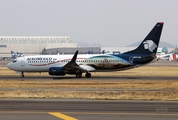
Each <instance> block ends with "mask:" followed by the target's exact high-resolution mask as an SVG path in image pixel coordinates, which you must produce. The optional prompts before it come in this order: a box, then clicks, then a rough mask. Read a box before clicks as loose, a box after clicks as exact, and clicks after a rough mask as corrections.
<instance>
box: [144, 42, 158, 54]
mask: <svg viewBox="0 0 178 120" xmlns="http://www.w3.org/2000/svg"><path fill="white" fill-rule="evenodd" d="M143 45H144V48H145V49H148V50H149V51H150V52H153V51H154V50H155V49H156V48H157V45H156V44H155V43H154V42H153V41H152V40H146V41H144V42H143Z"/></svg>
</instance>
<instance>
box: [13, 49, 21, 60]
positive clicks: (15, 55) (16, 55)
mask: <svg viewBox="0 0 178 120" xmlns="http://www.w3.org/2000/svg"><path fill="white" fill-rule="evenodd" d="M11 56H12V58H14V59H16V58H17V57H23V56H24V55H23V54H22V53H21V52H20V53H19V52H17V53H15V52H14V51H11Z"/></svg>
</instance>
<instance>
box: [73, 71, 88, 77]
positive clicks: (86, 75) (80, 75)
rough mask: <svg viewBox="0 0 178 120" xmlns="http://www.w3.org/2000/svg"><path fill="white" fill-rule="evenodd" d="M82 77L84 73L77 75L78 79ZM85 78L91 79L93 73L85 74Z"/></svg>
mask: <svg viewBox="0 0 178 120" xmlns="http://www.w3.org/2000/svg"><path fill="white" fill-rule="evenodd" d="M81 77H82V73H77V74H76V78H81ZM85 77H86V78H90V77H91V73H89V72H87V73H86V74H85Z"/></svg>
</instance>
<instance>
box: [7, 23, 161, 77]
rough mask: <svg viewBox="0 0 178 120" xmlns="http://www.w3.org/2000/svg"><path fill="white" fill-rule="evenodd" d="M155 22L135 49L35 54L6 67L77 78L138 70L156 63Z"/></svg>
mask: <svg viewBox="0 0 178 120" xmlns="http://www.w3.org/2000/svg"><path fill="white" fill-rule="evenodd" d="M163 24H164V23H163V22H158V23H157V24H156V25H155V26H154V28H153V29H152V30H151V32H150V33H149V34H148V35H147V36H146V38H145V39H144V40H143V41H142V42H141V44H140V45H139V46H138V47H137V48H136V49H134V50H132V51H128V52H125V53H122V54H97V55H96V54H93V55H78V51H76V52H75V54H74V55H38V56H25V57H19V58H17V59H14V60H13V62H11V63H9V64H8V65H7V67H8V68H9V69H11V70H14V71H17V72H20V73H21V77H24V72H48V73H49V74H50V75H66V74H74V75H76V77H82V73H86V74H85V76H86V77H91V73H90V72H94V71H96V72H100V71H106V72H107V71H119V70H126V69H131V68H135V67H139V66H142V65H145V64H148V63H150V62H153V61H156V60H157V57H156V51H157V48H158V45H159V40H160V36H161V32H162V28H163Z"/></svg>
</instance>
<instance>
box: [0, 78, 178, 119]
mask: <svg viewBox="0 0 178 120" xmlns="http://www.w3.org/2000/svg"><path fill="white" fill-rule="evenodd" d="M0 79H3V80H12V81H13V80H27V81H28V80H36V79H37V80H39V81H40V80H42V81H43V80H45V81H48V80H54V81H60V80H62V81H65V80H72V81H75V80H83V81H86V80H89V81H97V80H100V81H107V80H109V81H112V80H113V81H116V80H117V81H118V80H124V81H128V80H152V81H154V80H160V81H162V80H165V81H171V80H172V81H174V80H178V77H177V76H168V77H162V76H161V77H160V76H122V77H121V76H94V77H91V78H85V77H83V78H75V76H62V77H61V76H60V77H53V76H26V77H25V78H19V77H18V76H0ZM22 90H23V89H22ZM177 118H178V101H132V100H130V101H129V100H88V99H1V100H0V119H2V120H14V119H17V120H32V119H33V120H143V119H144V120H177Z"/></svg>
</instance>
